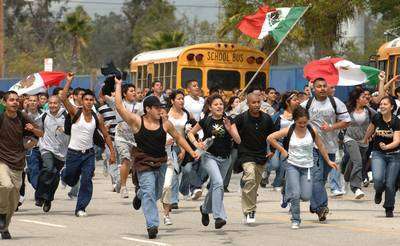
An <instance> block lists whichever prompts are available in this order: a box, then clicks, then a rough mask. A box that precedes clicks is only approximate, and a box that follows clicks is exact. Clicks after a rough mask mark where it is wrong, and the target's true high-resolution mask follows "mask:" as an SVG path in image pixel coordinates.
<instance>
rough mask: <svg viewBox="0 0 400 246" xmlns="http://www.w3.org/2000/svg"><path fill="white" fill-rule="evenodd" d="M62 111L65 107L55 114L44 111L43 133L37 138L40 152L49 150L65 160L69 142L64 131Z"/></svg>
mask: <svg viewBox="0 0 400 246" xmlns="http://www.w3.org/2000/svg"><path fill="white" fill-rule="evenodd" d="M64 112H65V109H62V108H60V110H59V111H58V113H57V115H56V116H54V115H52V114H51V113H50V111H46V112H45V113H46V117H45V120H44V124H43V129H44V135H43V137H41V138H40V139H39V148H40V153H42V154H43V153H46V152H51V153H53V154H54V155H55V156H56V157H57V159H60V160H65V156H66V155H67V150H68V143H69V136H68V135H66V134H65V133H64V122H65V116H64V115H65V113H64Z"/></svg>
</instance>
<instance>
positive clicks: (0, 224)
mask: <svg viewBox="0 0 400 246" xmlns="http://www.w3.org/2000/svg"><path fill="white" fill-rule="evenodd" d="M6 216H7V215H6V214H0V230H3V229H4V228H5V227H6Z"/></svg>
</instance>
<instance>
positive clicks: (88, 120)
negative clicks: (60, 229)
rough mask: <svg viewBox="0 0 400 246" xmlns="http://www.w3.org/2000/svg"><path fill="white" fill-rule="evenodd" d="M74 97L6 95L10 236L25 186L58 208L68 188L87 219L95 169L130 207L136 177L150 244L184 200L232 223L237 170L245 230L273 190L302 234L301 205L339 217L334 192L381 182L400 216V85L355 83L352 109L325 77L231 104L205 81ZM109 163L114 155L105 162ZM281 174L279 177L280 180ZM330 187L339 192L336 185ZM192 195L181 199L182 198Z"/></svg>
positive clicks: (3, 179)
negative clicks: (204, 86)
mask: <svg viewBox="0 0 400 246" xmlns="http://www.w3.org/2000/svg"><path fill="white" fill-rule="evenodd" d="M73 77H74V75H73V74H71V73H70V74H68V76H67V79H66V84H65V86H64V88H55V89H54V90H53V93H52V96H50V97H49V96H48V94H47V93H40V94H38V95H29V96H28V95H21V96H18V95H17V93H15V92H13V91H8V92H5V93H2V107H0V110H1V111H3V112H2V113H1V115H0V232H1V235H2V238H3V239H9V238H11V235H10V233H9V230H8V226H9V223H10V221H11V217H12V215H13V213H14V211H18V208H19V207H20V206H21V205H22V204H23V202H24V197H25V177H27V180H28V181H29V183H30V184H31V185H32V187H33V188H34V190H35V194H34V199H35V205H36V206H38V207H41V208H42V209H43V211H44V212H45V213H47V212H49V211H50V210H51V208H52V205H53V204H52V202H53V200H54V194H55V192H56V190H57V188H58V185H59V183H60V181H61V184H62V186H63V187H64V188H65V187H66V186H67V185H68V186H70V187H71V190H70V191H69V193H68V196H69V198H71V199H75V198H76V200H77V202H76V207H75V210H74V213H75V215H76V216H77V217H85V216H87V215H88V214H87V211H86V208H87V206H88V205H89V203H90V201H91V198H92V193H93V183H92V178H93V176H94V170H95V161H96V160H97V161H102V163H103V174H104V175H105V176H106V177H107V176H109V177H110V179H111V184H112V187H111V188H112V190H113V191H114V192H117V193H120V196H121V197H122V198H123V199H125V198H128V197H129V196H130V195H131V194H129V190H128V189H127V180H128V176H129V175H130V174H131V176H132V182H133V185H134V187H135V194H134V195H133V194H132V195H133V201H132V204H133V207H134V208H135V209H136V210H139V209H140V208H142V210H143V214H144V216H145V219H146V228H147V232H148V236H149V238H151V239H152V238H156V237H157V233H158V227H159V225H160V220H159V213H158V207H157V201H158V200H161V207H162V213H163V215H162V220H163V223H164V224H165V225H172V223H173V221H172V216H171V210H172V209H178V208H179V203H180V202H181V201H180V197H181V198H182V197H183V200H187V199H191V200H198V199H199V198H200V197H201V196H202V195H203V192H204V193H205V197H204V200H203V202H202V203H201V205H200V204H199V210H200V214H199V220H201V223H202V224H203V225H204V226H208V225H209V223H210V214H212V216H213V219H214V226H215V229H220V228H222V227H223V226H224V225H226V223H227V214H226V211H225V208H224V193H225V192H229V184H230V179H231V175H232V173H240V174H241V179H240V193H241V195H240V196H241V205H242V213H243V217H244V219H243V221H244V223H246V224H252V223H254V222H255V220H256V205H257V196H258V188H259V186H261V187H263V188H265V187H266V185H267V184H269V183H270V182H271V185H272V187H273V190H274V191H280V192H281V194H282V199H281V204H280V206H281V207H282V208H286V207H288V205H290V209H289V210H290V213H291V228H293V229H298V228H299V227H300V223H301V218H300V201H310V212H311V213H315V214H316V215H317V217H318V220H319V221H325V220H326V218H327V215H328V214H329V207H328V194H327V191H326V185H327V187H328V189H330V191H331V195H333V196H341V195H344V194H345V193H346V192H352V193H353V194H354V199H362V198H363V197H364V196H365V193H364V192H363V188H364V187H367V186H368V185H369V184H370V183H371V182H373V186H374V189H375V197H374V201H375V203H376V204H380V203H381V202H382V196H383V193H385V197H384V203H383V207H384V208H385V213H386V217H393V211H394V206H395V195H396V192H397V189H398V186H399V183H400V182H399V181H400V178H399V177H400V175H399V173H400V119H399V117H398V115H399V113H400V110H399V107H400V88H397V89H396V90H394V92H395V93H394V94H392V93H391V88H392V87H393V84H394V83H395V82H396V81H397V80H398V79H399V78H398V77H394V78H392V79H391V80H390V81H386V80H385V74H384V73H383V72H382V73H381V74H380V82H379V85H378V87H377V88H373V89H368V88H363V87H362V86H356V87H355V88H354V90H353V91H351V93H350V94H349V95H348V101H347V104H345V103H343V102H342V101H341V100H340V99H338V98H336V97H334V93H335V87H333V86H329V85H328V84H327V82H326V81H325V80H324V79H323V78H317V79H314V80H313V81H310V83H309V85H306V86H305V87H304V90H303V91H301V92H298V91H287V92H284V93H282V94H280V93H278V92H277V90H275V89H274V88H267V89H265V90H262V89H260V88H257V87H252V88H251V89H249V90H247V91H246V92H245V93H244V92H241V91H240V90H234V91H232V92H231V93H230V94H229V95H225V92H224V91H223V90H220V89H218V88H214V89H210V91H209V93H208V96H207V97H203V92H202V90H201V88H200V87H199V84H198V82H197V81H195V80H192V81H187V82H186V84H185V88H184V90H183V89H182V90H181V89H178V90H171V89H167V90H163V84H162V82H160V81H155V82H153V83H152V87H151V88H146V89H143V90H142V89H140V88H135V86H134V85H132V84H123V83H122V81H121V80H119V79H117V78H114V82H115V90H112V91H108V90H106V89H105V88H103V89H102V90H101V91H100V93H99V95H98V96H97V97H96V96H95V94H94V93H93V92H92V91H90V90H87V89H82V88H75V89H73V90H72V89H71V88H70V86H71V83H72V80H73ZM103 156H104V157H103ZM273 172H274V173H275V175H274V176H273V177H274V180H270V174H271V173H273ZM327 183H328V184H327ZM180 194H181V196H180Z"/></svg>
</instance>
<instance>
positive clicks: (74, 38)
mask: <svg viewBox="0 0 400 246" xmlns="http://www.w3.org/2000/svg"><path fill="white" fill-rule="evenodd" d="M60 28H61V30H63V31H64V32H66V33H67V34H68V35H69V36H70V38H71V43H72V58H71V59H72V61H71V65H72V71H73V72H77V71H78V62H79V54H80V51H81V46H83V47H86V43H87V41H88V37H89V33H90V32H92V30H93V28H92V25H91V18H90V16H89V15H88V14H87V13H86V11H85V10H84V9H83V7H82V6H78V7H76V8H75V11H74V12H72V13H69V14H67V15H66V17H65V20H64V21H63V22H61V23H60Z"/></svg>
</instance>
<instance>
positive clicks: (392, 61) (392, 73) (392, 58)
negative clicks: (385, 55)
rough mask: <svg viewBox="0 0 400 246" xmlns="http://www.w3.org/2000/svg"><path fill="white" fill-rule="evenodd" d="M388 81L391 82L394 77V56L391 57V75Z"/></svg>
mask: <svg viewBox="0 0 400 246" xmlns="http://www.w3.org/2000/svg"><path fill="white" fill-rule="evenodd" d="M388 75H389V76H388V80H391V79H392V78H393V75H394V56H389V74H388Z"/></svg>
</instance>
